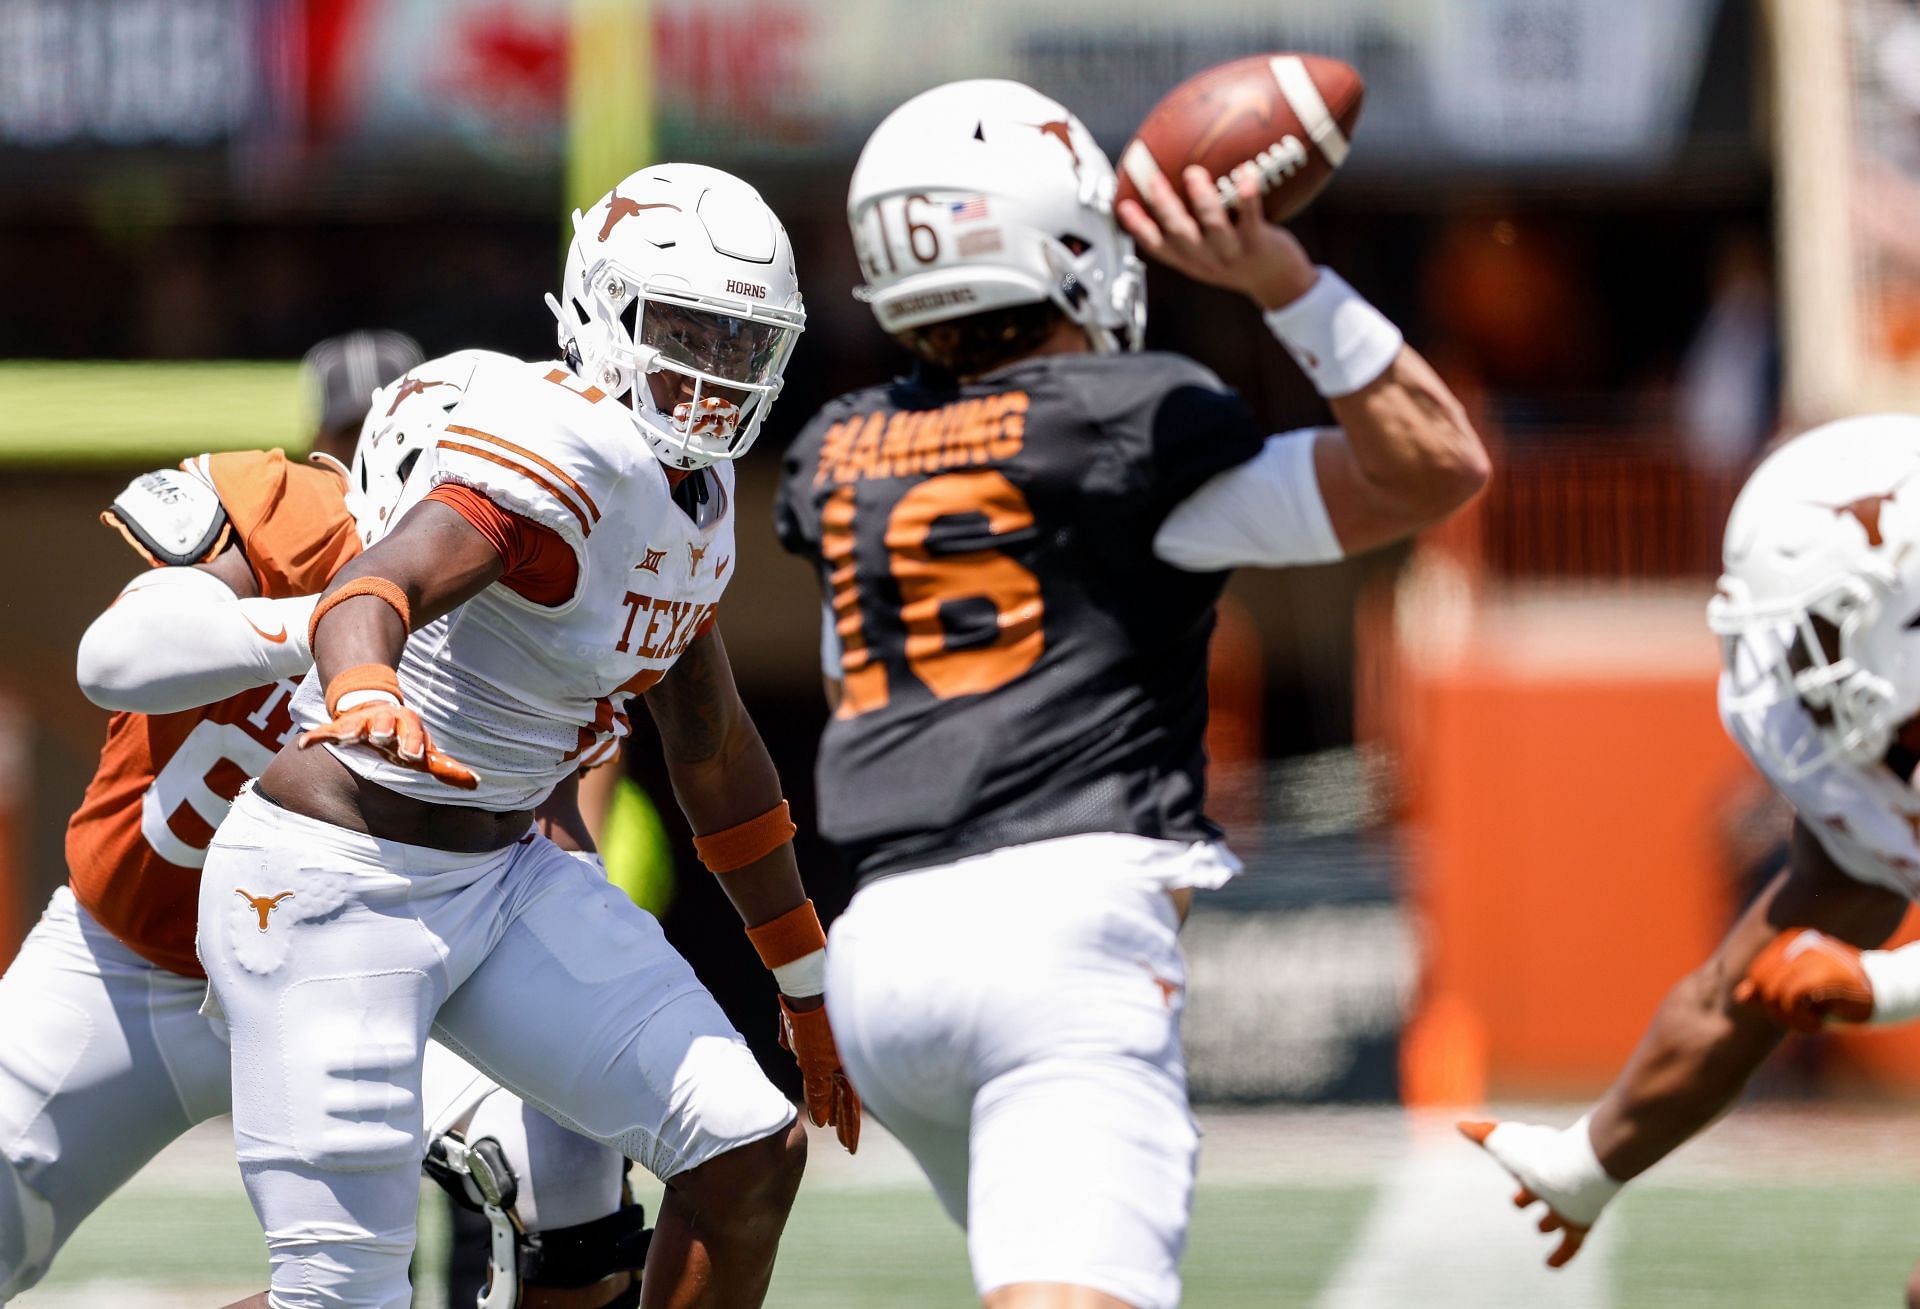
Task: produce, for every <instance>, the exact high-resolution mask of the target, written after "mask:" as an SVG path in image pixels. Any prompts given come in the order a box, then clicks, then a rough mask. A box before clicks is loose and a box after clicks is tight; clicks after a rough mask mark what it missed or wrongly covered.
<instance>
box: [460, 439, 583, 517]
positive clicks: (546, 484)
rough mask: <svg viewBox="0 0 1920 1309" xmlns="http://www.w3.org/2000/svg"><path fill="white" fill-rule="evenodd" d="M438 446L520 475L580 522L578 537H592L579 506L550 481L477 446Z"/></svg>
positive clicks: (522, 465) (521, 465) (529, 469)
mask: <svg viewBox="0 0 1920 1309" xmlns="http://www.w3.org/2000/svg"><path fill="white" fill-rule="evenodd" d="M439 446H440V448H441V449H442V450H455V451H458V452H459V453H461V454H463V455H472V456H473V457H474V458H476V459H485V460H486V461H487V462H488V463H494V464H499V465H500V466H501V467H502V468H505V469H509V470H510V471H512V472H516V473H518V474H520V476H522V477H524V478H526V479H527V480H528V481H530V482H532V483H534V484H535V485H536V486H539V487H540V488H542V489H543V490H545V491H546V492H547V494H548V495H551V496H552V497H553V498H554V499H556V500H558V501H559V502H560V503H561V504H563V505H565V506H566V507H567V512H568V513H571V514H572V515H573V516H574V517H575V518H577V519H579V520H580V535H582V536H591V535H593V524H592V523H590V522H588V521H587V516H586V514H585V513H583V512H582V511H581V509H580V506H579V505H577V504H575V503H574V502H573V500H572V499H571V498H570V497H569V496H568V495H567V493H566V492H565V491H562V490H561V489H560V488H559V487H558V486H555V485H554V484H553V483H552V482H551V481H549V480H547V479H546V478H545V477H542V476H541V475H540V474H539V473H537V472H535V471H534V470H533V469H531V468H528V467H527V466H526V465H525V464H522V463H518V462H516V461H514V460H512V459H508V458H506V457H504V456H502V455H497V454H494V453H493V452H492V451H491V450H482V449H480V448H479V447H478V446H471V445H462V444H461V443H460V442H458V441H446V440H442V441H440V442H439Z"/></svg>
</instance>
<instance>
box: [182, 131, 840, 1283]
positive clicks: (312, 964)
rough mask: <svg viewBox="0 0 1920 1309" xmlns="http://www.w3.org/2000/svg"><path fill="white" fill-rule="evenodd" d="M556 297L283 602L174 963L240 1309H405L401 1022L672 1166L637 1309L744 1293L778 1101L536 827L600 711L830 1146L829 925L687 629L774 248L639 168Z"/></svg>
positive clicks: (583, 220) (769, 1198)
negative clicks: (210, 1032) (372, 525)
mask: <svg viewBox="0 0 1920 1309" xmlns="http://www.w3.org/2000/svg"><path fill="white" fill-rule="evenodd" d="M551 303H552V307H553V308H554V310H555V312H556V315H557V316H558V318H559V320H560V339H561V343H562V348H563V350H564V352H565V355H566V358H565V361H564V362H548V363H520V362H517V361H499V362H487V363H483V364H482V365H480V366H478V367H476V368H475V369H474V370H473V372H472V374H471V375H470V376H469V378H468V379H467V381H466V384H465V386H464V388H463V391H462V394H461V396H460V397H459V399H458V400H457V401H456V403H455V404H454V407H453V408H452V410H451V411H450V412H449V413H448V414H447V415H446V418H445V421H444V423H443V424H442V426H441V427H440V429H439V432H438V434H437V438H436V440H435V443H434V449H433V450H432V451H431V452H430V462H423V463H422V465H421V467H420V469H419V470H417V471H416V473H415V475H414V476H413V477H412V478H411V479H410V480H409V482H408V487H407V491H406V493H405V495H404V496H403V499H402V502H401V506H400V509H399V511H398V518H397V523H396V525H395V526H394V527H393V528H392V529H391V530H389V531H388V533H387V534H386V535H384V536H383V537H381V539H379V540H378V541H376V542H375V543H374V544H373V545H372V546H371V547H369V548H368V549H367V550H366V551H365V552H364V553H362V554H361V555H359V556H358V557H357V558H355V559H354V560H353V561H352V562H350V563H349V564H347V565H346V566H345V567H344V568H342V569H341V570H340V571H339V573H337V574H336V575H335V577H334V580H333V582H332V583H331V584H330V585H329V587H328V588H327V591H326V593H325V594H324V596H323V597H322V599H321V600H320V602H319V604H318V605H317V606H316V607H315V608H314V611H313V617H312V619H311V626H310V630H311V632H312V644H313V651H314V661H315V669H316V672H315V675H314V676H312V677H309V678H308V679H307V680H306V681H305V682H303V683H302V684H301V689H300V690H299V691H298V692H296V693H295V695H294V696H293V699H292V705H291V712H292V714H293V719H294V722H295V723H296V724H297V725H298V726H299V728H300V729H301V730H302V734H301V735H300V736H299V738H298V739H297V741H296V745H297V746H298V747H299V748H289V749H285V750H282V751H281V752H280V754H279V755H278V756H276V757H275V758H274V760H273V762H272V763H271V764H270V765H269V766H268V767H267V769H266V771H265V772H264V773H263V774H262V775H261V777H260V779H259V781H258V782H257V783H256V784H254V785H252V786H251V787H249V788H248V789H246V790H243V791H242V793H241V795H240V797H239V798H238V799H237V800H236V801H235V803H234V806H233V808H232V810H231V812H230V813H229V814H228V816H227V818H226V820H225V822H223V823H222V824H221V827H220V829H219V831H218V833H216V835H215V836H214V839H213V841H212V844H211V846H210V848H209V851H208V855H207V860H206V867H205V870H204V872H203V875H202V879H201V888H200V937H199V948H200V958H201V961H202V962H203V963H204V964H205V966H206V969H207V972H208V975H209V984H210V992H211V996H212V999H213V1000H214V1001H215V1002H216V1003H217V1004H218V1007H219V1009H220V1010H221V1012H222V1013H223V1015H224V1016H225V1019H226V1021H227V1023H228V1026H229V1030H230V1034H231V1040H232V1045H233V1051H234V1070H235V1072H234V1106H233V1116H234V1134H235V1141H236V1145H237V1147H238V1152H239V1155H240V1162H241V1172H242V1176H243V1178H244V1180H245V1182H246V1185H247V1190H248V1193H249V1195H250V1197H251V1199H252V1201H253V1204H254V1207H255V1210H256V1212H257V1213H258V1215H259V1217H260V1220H261V1226H262V1228H263V1230H264V1231H265V1232H266V1234H267V1246H268V1252H269V1257H270V1260H271V1264H272V1281H271V1288H270V1290H269V1291H268V1292H267V1293H266V1294H264V1295H261V1296H257V1297H253V1298H251V1299H249V1300H248V1301H245V1302H243V1303H246V1304H262V1303H264V1304H270V1305H274V1306H279V1307H280V1309H296V1307H300V1309H304V1307H306V1306H319V1305H328V1306H335V1305H339V1306H347V1305H352V1306H381V1307H387V1306H392V1307H398V1306H404V1305H405V1304H407V1303H408V1300H409V1288H408V1285H407V1259H408V1255H409V1253H410V1251H411V1249H412V1245H413V1234H414V1233H413V1223H414V1180H413V1175H414V1169H415V1168H416V1167H417V1165H418V1163H419V1140H420V1135H421V1131H422V1126H423V1124H422V1115H421V1108H420V1081H421V1058H422V1051H423V1049H424V1047H425V1045H426V1041H427V1037H428V1035H429V1033H432V1034H435V1035H438V1036H439V1037H440V1038H441V1039H442V1040H443V1041H444V1042H446V1043H447V1044H448V1045H449V1046H451V1047H453V1048H454V1049H456V1050H457V1051H458V1052H460V1053H462V1054H464V1055H466V1056H467V1057H468V1058H469V1059H470V1060H471V1061H472V1062H473V1063H474V1064H475V1065H476V1066H477V1067H479V1068H480V1069H481V1070H482V1071H484V1072H485V1073H486V1074H488V1075H489V1076H490V1077H492V1078H494V1079H496V1080H497V1081H498V1082H499V1083H501V1084H502V1085H505V1086H507V1087H510V1088H512V1089H513V1090H515V1091H516V1092H518V1093H519V1094H520V1095H522V1096H523V1097H524V1098H525V1099H526V1100H527V1101H528V1102H529V1103H532V1104H534V1105H536V1106H537V1107H539V1108H541V1109H544V1110H546V1111H548V1112H549V1113H550V1114H552V1115H553V1116H554V1117H555V1118H557V1119H558V1120H559V1121H561V1122H562V1123H564V1124H566V1125H568V1126H571V1127H573V1128H575V1129H577V1130H579V1131H581V1132H583V1133H585V1134H586V1135H588V1136H591V1137H592V1138H593V1139H595V1140H597V1141H601V1142H603V1143H606V1144H609V1145H612V1146H614V1147H616V1148H618V1149H620V1150H621V1151H622V1152H623V1153H625V1154H626V1155H628V1156H629V1157H631V1158H634V1159H636V1160H637V1161H639V1162H640V1163H641V1164H643V1165H644V1166H645V1167H646V1168H647V1169H648V1170H649V1171H651V1172H652V1173H654V1174H655V1175H656V1176H658V1177H660V1178H662V1179H663V1180H664V1181H665V1182H666V1183H667V1193H666V1198H665V1200H664V1202H663V1205H662V1208H661V1212H660V1214H659V1216H658V1226H657V1229H656V1232H655V1236H654V1239H653V1242H652V1247H651V1250H650V1251H649V1254H648V1258H647V1264H646V1276H645V1279H644V1283H643V1287H642V1292H641V1296H642V1303H643V1304H647V1305H669V1304H671V1305H675V1306H695V1305H713V1306H722V1305H724V1306H728V1307H729V1309H732V1307H734V1306H752V1305H757V1304H759V1303H760V1302H761V1301H762V1299H763V1298H764V1296H765V1294H766V1290H767V1285H768V1281H769V1279H770V1277H771V1274H772V1269H773V1260H774V1254H775V1250H776V1247H777V1244H778V1240H779V1236H780V1232H781V1229H782V1227H783V1226H784V1224H785V1220H786V1215H787V1211H788V1209H789V1207H790V1206H791V1204H792V1200H793V1195H794V1191H795V1188H796V1187H797V1185H798V1183H799V1177H800V1171H801V1168H802V1166H803V1162H804V1156H805V1141H806V1138H805V1135H804V1133H803V1131H802V1129H801V1127H800V1125H799V1124H798V1123H797V1121H796V1120H795V1115H794V1111H793V1107H792V1106H791V1105H790V1104H788V1103H787V1101H786V1099H785V1098H784V1097H783V1096H782V1095H781V1094H780V1093H779V1092H778V1091H777V1090H775V1088H774V1087H773V1086H772V1084H771V1083H769V1082H768V1081H767V1080H766V1078H765V1076H764V1075H763V1074H762V1073H761V1072H760V1069H759V1067H758V1065H757V1064H756V1063H755V1061H754V1059H753V1056H752V1055H751V1053H750V1052H749V1051H748V1049H747V1047H746V1044H745V1043H744V1042H743V1041H742V1040H741V1039H740V1037H739V1035H738V1033H736V1032H735V1031H734V1030H733V1028H732V1026H731V1025H730V1024H729V1023H728V1022H727V1020H726V1018H725V1016H724V1015H723V1014H722V1013H721V1012H720V1010H719V1007H718V1006H717V1005H716V1004H715V1003H714V1001H713V999H712V997H711V996H710V995H709V994H708V993H707V992H706V990H705V989H704V988H703V987H702V986H701V985H700V983H699V981H698V980H697V979H696V978H695V977H694V976H693V974H692V971H691V970H690V969H689V968H688V966H687V965H686V963H685V961H684V960H682V959H681V958H680V957H679V956H678V955H677V954H676V953H675V952H674V951H673V950H672V949H671V947H669V946H668V945H667V943H666V941H665V939H664V937H663V936H662V935H661V932H660V928H659V925H658V924H657V923H656V922H655V921H654V920H653V918H652V917H650V916H649V915H647V914H646V913H644V912H643V911H641V910H640V909H638V908H637V907H635V906H634V904H633V903H632V901H630V900H629V899H628V898H627V897H626V896H625V895H623V894H621V893H620V892H619V891H617V890H615V889H614V888H612V887H610V886H609V885H608V884H607V882H606V880H605V878H604V877H600V876H597V875H595V874H593V873H592V872H591V871H590V870H588V869H586V868H584V867H583V866H582V865H581V864H580V863H579V862H578V861H577V860H574V859H572V858H570V857H569V856H568V855H567V854H566V852H565V851H563V850H561V849H560V848H559V847H558V846H557V845H555V844H554V843H553V842H552V841H551V840H549V839H547V838H546V837H545V836H544V835H542V834H541V833H540V832H538V831H537V830H534V828H533V825H532V811H533V808H534V806H535V805H537V804H538V803H539V802H540V801H541V800H542V799H544V798H545V797H546V796H547V795H548V794H549V792H551V791H552V790H553V788H554V787H555V786H556V785H557V784H559V783H560V782H562V781H563V779H565V778H567V777H568V776H570V775H571V774H572V773H573V772H574V770H575V768H576V766H577V764H578V761H579V760H580V759H581V758H582V757H583V756H586V755H588V754H590V753H591V752H594V751H596V750H599V749H601V748H603V746H604V744H605V743H606V742H607V741H608V740H610V739H612V738H613V737H615V736H616V735H617V734H618V733H619V732H620V731H622V730H624V724H625V717H626V713H627V707H628V703H629V700H630V699H631V698H632V697H636V696H643V697H644V699H645V702H646V705H647V708H648V710H649V711H650V712H651V715H652V717H653V720H654V723H655V725H656V727H657V728H658V731H659V734H660V737H661V741H662V744H663V746H664V749H665V753H666V757H667V764H668V769H669V772H670V775H671V778H672V781H673V785H674V790H675V794H676V797H677V799H678V800H679V802H680V805H681V807H682V809H683V810H684V811H685V812H686V814H687V816H688V818H689V820H690V822H691V823H692V825H693V828H694V831H695V832H696V833H698V834H699V836H698V839H697V847H698V849H699V851H700V853H701V855H702V858H703V859H704V860H705V862H706V863H707V865H708V867H709V868H711V869H712V870H714V871H715V872H716V873H718V874H720V875H721V877H722V880H723V884H724V886H725V888H726V891H727V893H728V895H729V896H730V897H731V899H732V901H733V903H734V904H735V906H736V907H737V908H738V909H739V911H740V915H741V918H742V919H743V921H744V922H745V923H746V924H747V925H748V929H749V935H750V936H751V937H752V938H753V941H754V943H755V945H756V946H757V947H758V948H759V951H760V954H761V957H762V958H763V959H764V960H765V961H766V962H767V963H768V965H769V967H771V968H772V969H773V970H774V972H775V974H776V977H777V979H778V981H779V985H780V990H781V992H782V1000H781V1012H782V1015H783V1024H784V1031H785V1034H786V1038H787V1041H788V1043H789V1045H790V1047H791V1048H792V1049H793V1050H794V1051H795V1053H796V1056H797V1057H798V1059H799V1060H800V1062H801V1066H802V1071H803V1082H804V1083H805V1084H806V1086H807V1089H808V1102H809V1108H810V1111H811V1112H812V1114H813V1115H814V1117H815V1119H816V1121H820V1122H822V1123H825V1122H827V1121H832V1122H833V1123H834V1125H835V1126H836V1127H837V1128H838V1129H839V1133H840V1136H841V1139H842V1141H843V1142H844V1143H845V1144H846V1145H847V1146H848V1148H852V1146H853V1145H854V1144H855V1143H856V1133H857V1130H858V1122H859V1118H858V1107H857V1105H856V1104H854V1103H853V1101H852V1100H851V1098H850V1097H849V1096H847V1095H845V1094H842V1095H840V1096H839V1097H838V1099H835V1098H834V1096H833V1090H832V1088H833V1084H834V1081H835V1079H836V1077H837V1075H838V1071H839V1066H838V1059H837V1056H836V1055H835V1054H834V1051H833V1043H832V1037H831V1034H830V1032H829V1030H828V1028H827V1025H826V1015H825V1012H824V1010H823V1009H822V1008H821V1002H820V992H821V990H822V988H823V973H824V945H825V940H824V935H823V933H822V932H821V929H820V925H819V920H818V918H817V917H816V916H815V915H814V912H813V908H812V904H811V902H810V901H809V900H807V899H806V896H805V892H804V890H803V889H802V886H801V883H800V878H799V874H798V870H797V868H796V866H795V863H794V857H793V850H792V844H791V837H792V834H793V830H794V829H793V825H792V823H791V821H790V820H789V819H788V816H787V807H786V804H785V802H784V801H783V800H782V799H781V792H780V783H779V778H778V777H777V775H776V773H775V771H774V768H773V765H772V761H771V760H770V758H769V757H768V755H767V751H766V748H765V746H764V745H763V744H762V743H761V741H760V738H759V735H758V733H757V732H756V731H755V730H754V727H753V724H752V722H751V721H750V720H749V718H748V717H747V714H746V711H745V708H744V707H743V706H742V704H741V702H740V697H739V694H738V692H737V691H736V689H735V687H734V684H733V679H732V675H731V673H730V671H729V669H728V665H727V658H726V650H725V647H724V645H723V643H722V641H721V636H720V632H719V629H718V627H717V625H716V624H715V622H714V609H715V606H716V604H717V602H718V600H719V598H720V595H721V592H722V590H723V589H724V587H725V585H726V583H727V581H728V579H729V578H730V576H731V572H732V569H733V566H734V564H735V562H736V561H735V557H734V539H733V523H734V518H733V505H734V487H733V474H732V468H731V461H732V460H733V459H736V458H738V457H739V456H741V455H743V454H744V453H746V451H747V450H748V449H749V447H750V446H751V445H752V443H753V440H754V438H755V436H756V435H757V434H758V432H759V430H760V427H761V424H762V422H763V421H764V420H765V418H766V414H767V410H768V407H769V406H770V405H771V404H772V402H773V400H774V398H775V396H777V395H778V393H779V391H780V386H781V376H782V372H783V370H784V368H785V366H786V362H787V359H788V356H789V354H790V352H791V350H792V348H793V344H794V340H795V338H796V337H797V336H798V334H799V332H800V330H801V328H802V327H803V325H804V322H805V317H804V314H803V312H802V308H801V300H800V293H799V289H798V283H797V280H796V275H795V271H794V264H793V254H792V249H791V247H790V245H789V243H788V241H787V237H786V233H785V231H784V229H783V228H782V227H781V225H780V223H779V221H778V219H777V218H775V216H774V214H773V212H772V211H771V210H770V209H768V208H767V206H766V204H765V203H764V202H763V201H762V200H761V199H760V197H759V195H758V194H757V193H756V192H754V191H753V190H752V188H750V187H748V186H747V185H746V184H744V183H742V182H741V181H739V180H738V179H736V178H733V177H731V176H729V175H727V174H725V173H721V172H718V171H716V170H713V169H708V168H702V167H698V166H694V165H685V164H667V165H660V166H657V167H654V168H650V169H646V170H643V171H642V172H639V173H636V174H634V175H632V176H630V177H628V178H627V179H625V180H624V181H622V182H621V183H620V184H619V186H617V187H616V188H615V189H614V190H613V191H612V193H610V194H609V195H607V196H606V197H604V198H603V199H602V200H601V201H600V202H599V203H597V204H596V205H595V206H593V208H592V209H591V210H589V211H588V212H587V213H586V214H576V215H575V230H574V237H573V242H572V245H571V248H570V250H569V252H568V259H567V270H566V274H565V284H564V291H563V296H562V298H561V300H559V301H552V302H551ZM842 1080H844V1079H842Z"/></svg>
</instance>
